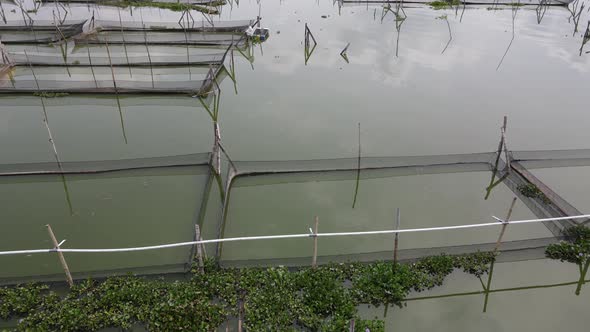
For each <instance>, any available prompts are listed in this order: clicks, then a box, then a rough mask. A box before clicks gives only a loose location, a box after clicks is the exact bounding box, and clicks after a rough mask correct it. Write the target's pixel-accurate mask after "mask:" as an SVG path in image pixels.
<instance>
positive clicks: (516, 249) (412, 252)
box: [220, 236, 561, 267]
mask: <svg viewBox="0 0 590 332" xmlns="http://www.w3.org/2000/svg"><path fill="white" fill-rule="evenodd" d="M391 238H392V241H391V242H392V248H393V236H391ZM322 240H323V239H320V240H319V244H318V245H321V242H322ZM560 240H561V238H555V237H549V238H539V239H530V240H517V241H505V242H502V246H501V254H500V255H499V256H498V258H497V261H498V262H515V261H523V260H534V259H543V258H545V248H546V247H547V246H548V245H550V244H552V243H557V242H559V241H560ZM309 242H310V244H311V241H309ZM495 245H496V243H482V244H469V245H458V246H444V247H432V248H415V249H400V250H398V252H397V255H398V256H397V257H398V260H399V261H400V262H404V261H405V262H408V261H414V260H417V259H420V258H424V257H428V256H435V255H440V254H447V255H463V254H469V253H475V252H478V251H481V252H484V251H492V250H493V249H494V246H495ZM301 249H302V250H301V251H309V246H308V247H307V248H301ZM392 260H393V250H391V251H377V252H366V253H358V254H347V255H329V256H322V255H318V257H317V262H318V264H328V263H346V262H374V261H392ZM311 261H312V256H301V257H285V258H276V259H248V260H227V259H222V260H221V261H220V264H221V265H222V266H223V267H245V266H277V265H284V266H293V267H294V266H309V265H311Z"/></svg>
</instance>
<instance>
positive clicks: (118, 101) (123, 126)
mask: <svg viewBox="0 0 590 332" xmlns="http://www.w3.org/2000/svg"><path fill="white" fill-rule="evenodd" d="M105 45H106V47H107V55H108V57H109V65H110V67H111V76H112V78H113V87H114V88H115V98H116V99H117V106H118V107H119V117H120V118H121V130H123V139H125V144H127V133H126V132H125V123H124V121H123V111H122V110H121V101H120V100H119V90H118V89H117V80H116V79H115V70H114V69H113V62H112V61H111V51H110V50H109V42H108V41H107V40H106V38H105Z"/></svg>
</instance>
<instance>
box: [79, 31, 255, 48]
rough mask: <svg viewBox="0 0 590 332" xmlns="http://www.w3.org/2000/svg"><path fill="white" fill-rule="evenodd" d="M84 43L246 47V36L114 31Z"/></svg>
mask: <svg viewBox="0 0 590 332" xmlns="http://www.w3.org/2000/svg"><path fill="white" fill-rule="evenodd" d="M82 43H88V44H106V43H108V44H129V45H133V44H144V45H145V44H148V45H207V46H224V47H228V46H230V45H234V46H238V47H241V46H244V45H246V43H247V40H246V38H245V36H243V35H236V34H231V33H201V32H186V33H185V32H174V31H172V32H161V31H156V32H150V33H149V34H146V33H144V32H141V31H124V32H117V31H112V32H108V33H98V34H93V35H88V36H86V37H85V38H84V39H83V41H82Z"/></svg>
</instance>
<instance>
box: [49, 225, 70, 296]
mask: <svg viewBox="0 0 590 332" xmlns="http://www.w3.org/2000/svg"><path fill="white" fill-rule="evenodd" d="M46 226H47V232H48V233H49V237H50V238H51V242H53V246H54V249H55V250H56V251H57V256H58V257H59V261H60V263H61V266H62V267H63V269H64V272H65V273H66V281H67V282H68V285H70V287H74V279H72V274H71V273H70V268H69V267H68V263H67V262H66V259H65V257H64V254H63V253H62V252H61V250H60V248H59V246H60V243H58V242H57V239H56V238H55V234H53V230H52V229H51V225H49V224H47V225H46ZM62 243H63V242H62Z"/></svg>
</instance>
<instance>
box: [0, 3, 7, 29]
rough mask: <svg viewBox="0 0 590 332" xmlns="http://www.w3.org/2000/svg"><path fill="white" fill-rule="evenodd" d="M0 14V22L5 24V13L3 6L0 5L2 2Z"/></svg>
mask: <svg viewBox="0 0 590 332" xmlns="http://www.w3.org/2000/svg"><path fill="white" fill-rule="evenodd" d="M0 16H1V17H2V22H4V24H6V23H7V21H6V13H4V6H2V2H0Z"/></svg>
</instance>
